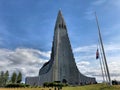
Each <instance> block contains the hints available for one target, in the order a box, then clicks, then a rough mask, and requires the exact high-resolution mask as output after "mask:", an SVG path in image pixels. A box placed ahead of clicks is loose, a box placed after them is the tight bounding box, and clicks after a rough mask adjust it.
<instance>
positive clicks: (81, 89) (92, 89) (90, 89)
mask: <svg viewBox="0 0 120 90" xmlns="http://www.w3.org/2000/svg"><path fill="white" fill-rule="evenodd" d="M50 89H51V90H54V88H0V90H50ZM62 90H120V85H113V86H107V85H104V84H96V85H85V86H75V87H63V88H62Z"/></svg>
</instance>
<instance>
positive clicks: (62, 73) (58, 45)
mask: <svg viewBox="0 0 120 90" xmlns="http://www.w3.org/2000/svg"><path fill="white" fill-rule="evenodd" d="M54 81H59V82H63V83H68V84H69V85H86V84H94V83H96V79H95V78H94V77H87V76H85V75H83V74H82V73H80V71H79V70H78V68H77V66H76V63H75V59H74V55H73V52H72V48H71V44H70V40H69V37H68V33H67V27H66V23H65V21H64V18H63V15H62V13H61V11H60V10H59V12H58V16H57V20H56V24H55V28H54V37H53V42H52V52H51V57H50V60H49V61H48V62H46V63H44V65H43V66H42V68H41V69H40V70H39V75H38V76H35V77H26V79H25V83H26V84H29V85H32V86H34V85H38V86H42V85H43V83H44V82H54Z"/></svg>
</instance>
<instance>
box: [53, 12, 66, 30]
mask: <svg viewBox="0 0 120 90" xmlns="http://www.w3.org/2000/svg"><path fill="white" fill-rule="evenodd" d="M55 27H59V28H66V23H65V21H64V18H63V15H62V12H61V10H59V12H58V16H57V20H56V25H55Z"/></svg>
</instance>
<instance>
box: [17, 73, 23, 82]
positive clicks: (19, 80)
mask: <svg viewBox="0 0 120 90" xmlns="http://www.w3.org/2000/svg"><path fill="white" fill-rule="evenodd" d="M21 81H22V73H21V72H19V74H18V76H17V83H20V82H21Z"/></svg>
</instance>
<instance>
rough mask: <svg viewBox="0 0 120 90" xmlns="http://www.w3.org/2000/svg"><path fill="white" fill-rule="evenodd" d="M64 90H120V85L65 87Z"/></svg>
mask: <svg viewBox="0 0 120 90" xmlns="http://www.w3.org/2000/svg"><path fill="white" fill-rule="evenodd" d="M63 90H120V85H117V86H115V85H114V86H106V85H103V84H96V85H86V86H78V87H64V88H63Z"/></svg>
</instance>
